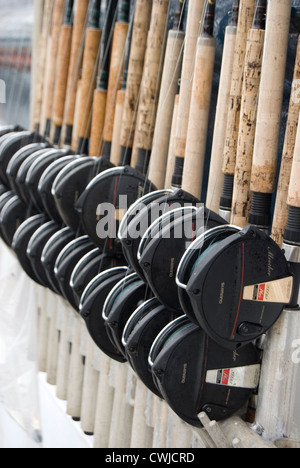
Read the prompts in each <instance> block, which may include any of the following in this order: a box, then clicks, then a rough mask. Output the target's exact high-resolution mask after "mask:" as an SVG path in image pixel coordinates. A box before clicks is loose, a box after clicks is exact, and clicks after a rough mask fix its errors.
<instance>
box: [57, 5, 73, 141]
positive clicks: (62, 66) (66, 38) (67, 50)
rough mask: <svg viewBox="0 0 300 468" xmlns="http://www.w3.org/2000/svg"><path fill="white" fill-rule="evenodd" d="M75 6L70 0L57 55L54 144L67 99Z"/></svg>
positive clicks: (58, 138) (59, 132) (59, 136)
mask: <svg viewBox="0 0 300 468" xmlns="http://www.w3.org/2000/svg"><path fill="white" fill-rule="evenodd" d="M73 7H74V1H73V0H68V2H67V5H66V11H65V17H64V23H63V26H62V28H61V37H60V44H59V51H58V57H57V75H56V80H55V91H54V100H53V117H52V120H53V133H54V136H53V139H52V141H53V144H54V145H57V146H58V145H59V143H60V139H61V131H62V125H63V118H64V108H65V99H66V92H67V82H68V73H69V64H70V56H71V48H72V34H73Z"/></svg>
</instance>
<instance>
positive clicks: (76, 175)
mask: <svg viewBox="0 0 300 468" xmlns="http://www.w3.org/2000/svg"><path fill="white" fill-rule="evenodd" d="M96 164H97V158H91V157H86V156H77V157H75V159H74V161H72V162H70V163H69V164H67V165H66V166H65V167H64V168H63V169H62V170H61V171H60V172H59V173H58V174H57V176H56V178H55V179H54V182H53V185H52V195H53V197H54V200H55V205H56V208H57V210H58V213H59V215H60V217H61V219H62V220H63V221H64V223H65V225H66V226H68V227H69V228H70V229H72V230H73V231H74V232H76V233H78V234H80V235H83V234H84V233H83V231H82V229H81V225H80V218H79V215H78V213H77V211H76V209H75V205H76V203H77V200H78V198H79V196H80V195H81V194H82V192H83V191H84V190H85V188H86V186H87V184H88V183H89V181H90V180H91V179H92V178H93V176H94V173H95V168H96Z"/></svg>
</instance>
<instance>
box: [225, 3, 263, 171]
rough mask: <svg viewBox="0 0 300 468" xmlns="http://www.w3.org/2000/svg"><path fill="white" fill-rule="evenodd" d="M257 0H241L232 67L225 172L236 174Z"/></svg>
mask: <svg viewBox="0 0 300 468" xmlns="http://www.w3.org/2000/svg"><path fill="white" fill-rule="evenodd" d="M255 3H256V2H255V0H241V2H240V9H239V19H238V26H237V35H236V45H235V52H234V62H233V69H232V81H231V89H230V98H229V110H228V117H227V129H226V138H225V147H224V154H223V173H224V174H228V175H234V172H235V163H236V150H237V144H238V135H239V124H240V109H241V97H242V87H243V71H244V62H245V54H246V47H247V37H248V32H249V30H250V29H251V27H252V24H253V18H254V11H255Z"/></svg>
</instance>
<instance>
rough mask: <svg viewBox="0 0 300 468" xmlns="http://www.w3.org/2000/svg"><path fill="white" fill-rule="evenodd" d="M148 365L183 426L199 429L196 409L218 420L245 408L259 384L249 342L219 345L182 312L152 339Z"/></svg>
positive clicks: (258, 362)
mask: <svg viewBox="0 0 300 468" xmlns="http://www.w3.org/2000/svg"><path fill="white" fill-rule="evenodd" d="M149 366H150V369H151V372H152V376H153V379H154V382H155V385H156V386H157V388H158V390H159V392H160V393H161V395H162V397H163V398H164V399H165V401H166V402H167V403H168V404H169V406H170V407H171V408H172V409H173V411H174V412H175V413H176V414H177V415H178V416H179V417H180V418H181V419H182V420H183V421H186V422H187V423H188V424H190V425H192V426H195V427H202V425H201V422H200V420H199V418H198V415H199V414H200V413H201V412H206V414H207V415H208V416H209V417H210V418H211V420H215V421H220V420H222V419H225V418H228V417H229V416H232V415H233V414H235V413H236V412H237V411H240V410H244V408H245V406H246V405H247V403H248V401H249V399H250V397H251V395H252V394H253V393H254V392H255V390H256V389H257V387H258V383H259V377H260V368H261V356H260V353H259V352H258V350H257V349H256V348H255V346H254V345H253V344H248V345H247V346H244V347H242V348H241V349H239V350H230V349H228V348H224V347H222V346H221V345H220V344H218V343H216V342H215V341H214V340H212V339H211V338H209V337H208V336H207V335H206V333H205V332H204V330H203V329H202V328H201V327H199V326H198V325H195V324H194V323H192V322H191V320H190V319H189V318H188V317H186V316H182V317H179V318H178V319H176V320H174V321H173V322H171V323H170V324H168V325H167V326H166V327H165V328H164V329H163V330H162V331H161V332H160V333H159V335H158V336H157V337H156V339H155V340H154V342H153V344H152V347H151V349H150V352H149Z"/></svg>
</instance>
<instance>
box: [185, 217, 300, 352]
mask: <svg viewBox="0 0 300 468" xmlns="http://www.w3.org/2000/svg"><path fill="white" fill-rule="evenodd" d="M176 282H177V285H178V292H179V298H180V303H181V306H182V309H183V310H184V312H185V313H186V315H187V316H188V317H189V318H190V319H191V320H192V321H193V322H194V323H196V324H198V325H200V326H201V327H202V328H203V330H204V331H205V332H206V333H207V334H208V335H209V336H210V338H212V339H213V340H215V341H216V342H217V343H218V344H220V345H222V346H224V347H227V348H229V349H239V348H240V347H242V346H245V345H247V344H248V343H250V342H252V341H254V340H256V339H257V338H258V337H260V336H261V335H263V334H265V333H266V332H267V331H268V330H269V329H270V328H271V327H272V326H273V325H274V324H275V322H276V321H277V320H278V318H279V317H280V315H281V313H282V311H283V309H284V307H285V306H286V305H287V304H289V302H290V300H291V297H292V293H293V287H294V281H293V275H292V274H291V272H290V269H289V265H288V262H287V260H286V258H285V256H284V253H283V252H282V250H281V249H280V248H279V247H278V245H277V244H276V243H275V242H274V241H273V240H272V239H271V238H270V237H269V236H268V235H267V234H265V233H263V232H262V231H261V230H260V229H258V228H256V227H254V226H248V227H247V228H245V229H240V228H237V227H235V226H230V225H227V226H220V227H216V228H214V229H211V230H209V231H207V232H204V233H203V234H202V235H201V236H199V237H198V238H197V239H196V240H195V242H194V243H192V244H191V246H190V247H189V248H188V249H187V251H186V253H185V254H184V255H183V257H182V260H181V262H180V265H179V267H178V270H177V277H176Z"/></svg>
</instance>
